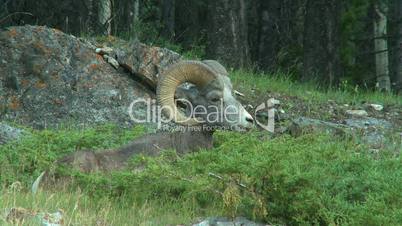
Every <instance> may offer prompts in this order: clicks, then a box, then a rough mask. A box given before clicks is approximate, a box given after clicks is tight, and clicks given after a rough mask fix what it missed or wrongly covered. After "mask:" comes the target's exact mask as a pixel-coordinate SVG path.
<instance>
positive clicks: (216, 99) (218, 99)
mask: <svg viewBox="0 0 402 226" xmlns="http://www.w3.org/2000/svg"><path fill="white" fill-rule="evenodd" d="M220 100H221V99H220V98H219V97H213V98H211V101H212V102H219V101H220Z"/></svg>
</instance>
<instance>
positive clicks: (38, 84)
mask: <svg viewBox="0 0 402 226" xmlns="http://www.w3.org/2000/svg"><path fill="white" fill-rule="evenodd" d="M46 87H47V85H46V83H45V82H43V81H38V82H36V83H35V88H37V89H44V88H46Z"/></svg>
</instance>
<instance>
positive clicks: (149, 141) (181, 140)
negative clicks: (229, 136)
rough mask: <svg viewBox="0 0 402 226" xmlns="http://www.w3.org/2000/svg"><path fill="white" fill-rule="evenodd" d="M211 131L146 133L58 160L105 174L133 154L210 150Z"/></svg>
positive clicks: (79, 168) (126, 160)
mask: <svg viewBox="0 0 402 226" xmlns="http://www.w3.org/2000/svg"><path fill="white" fill-rule="evenodd" d="M212 134H213V132H210V131H187V132H174V133H167V132H163V133H154V134H147V135H144V136H142V137H139V138H138V139H136V140H134V141H132V142H131V143H129V144H127V145H125V146H122V147H120V148H118V149H115V150H105V151H96V152H94V151H91V150H88V151H77V152H75V153H72V154H70V155H67V156H65V157H64V158H62V159H60V160H59V161H58V163H59V164H62V165H67V166H72V167H73V168H74V169H77V170H80V171H82V172H96V171H103V172H108V171H111V170H118V169H123V168H124V167H126V166H127V163H128V160H129V159H130V158H131V157H133V156H134V155H138V154H142V155H147V156H158V155H160V153H161V151H162V150H166V149H175V150H176V152H177V153H178V154H179V155H182V154H185V153H189V152H194V151H198V150H200V149H210V148H212V146H213V139H212Z"/></svg>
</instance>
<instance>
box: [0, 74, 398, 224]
mask: <svg viewBox="0 0 402 226" xmlns="http://www.w3.org/2000/svg"><path fill="white" fill-rule="evenodd" d="M232 76H233V77H232V80H233V81H234V84H235V87H237V89H239V90H241V91H242V92H244V93H245V94H246V97H247V98H249V99H253V98H256V97H258V96H261V97H263V98H266V97H268V96H275V97H277V96H278V95H281V96H280V97H282V98H281V101H282V102H287V100H289V101H294V103H296V102H297V101H302V103H303V104H307V105H310V104H311V106H314V105H315V104H318V105H319V104H320V103H321V104H322V103H326V102H327V101H328V100H329V99H331V100H334V101H336V102H339V103H349V104H360V103H361V102H362V101H369V102H376V103H381V104H384V105H390V106H393V107H394V108H399V109H400V108H401V107H400V106H402V103H401V98H400V97H396V96H392V95H385V94H379V93H372V94H369V93H364V92H361V91H358V92H355V91H351V90H349V91H344V90H337V91H314V89H313V88H314V87H313V86H312V85H301V84H297V83H292V82H291V81H290V80H289V79H286V78H282V77H281V78H278V77H276V78H275V77H272V78H267V77H261V76H258V75H253V74H249V73H246V72H234V73H233V75H232ZM285 97H286V98H285ZM289 97H291V98H289ZM292 98H295V99H292ZM246 101H247V100H246ZM312 109H313V110H312V111H314V112H315V113H316V114H317V115H322V114H323V113H322V112H320V111H321V109H320V108H313V107H312ZM145 131H146V129H145V128H143V127H135V128H132V129H119V128H117V127H115V126H113V125H103V126H98V127H96V128H88V129H85V130H77V129H70V128H64V129H58V130H45V131H32V132H33V135H32V136H29V137H26V138H24V139H23V140H21V141H19V142H18V143H10V144H7V145H3V146H0V165H1V167H0V169H1V170H0V189H1V191H0V193H1V196H0V225H6V222H5V214H6V210H7V209H10V208H12V207H23V208H27V209H33V210H36V211H48V212H54V211H56V210H57V209H63V211H64V213H65V214H64V215H65V222H66V224H67V225H178V224H187V225H188V224H190V223H193V222H195V221H197V220H198V219H201V218H203V217H208V216H228V217H233V216H245V217H248V218H250V219H254V220H256V221H261V222H266V223H271V224H278V225H283V224H286V225H312V224H321V225H398V224H400V222H402V193H401V192H400V191H402V160H401V158H400V155H399V152H396V151H395V150H394V149H393V150H386V149H385V150H381V152H379V153H374V154H373V153H372V152H369V150H368V148H367V147H366V146H364V145H363V144H360V143H359V142H357V141H356V140H355V138H348V139H340V138H339V139H338V138H334V137H330V136H326V135H322V134H308V135H304V136H302V137H299V138H293V137H290V136H286V135H284V136H280V137H276V138H271V137H270V136H269V135H268V134H267V133H265V132H258V131H252V132H249V133H247V134H239V133H233V132H218V133H216V134H215V140H216V142H215V147H214V149H213V150H208V151H206V150H205V151H200V152H198V153H193V154H189V155H186V156H177V155H176V154H175V152H174V151H171V150H170V151H169V150H167V151H166V152H165V153H164V155H163V156H161V157H159V158H148V157H145V156H137V157H135V158H134V159H132V161H131V165H130V168H129V169H128V170H127V171H121V172H114V173H111V174H107V175H102V174H92V175H85V174H80V173H77V172H71V171H70V170H62V171H60V173H63V174H68V175H71V176H72V178H73V179H72V181H71V183H69V185H68V186H63V187H60V186H56V185H53V184H49V185H48V186H47V187H46V188H43V189H42V190H41V191H40V192H39V193H38V194H36V195H32V194H31V192H30V187H31V185H32V183H33V181H34V180H35V178H36V177H37V176H38V175H39V174H40V173H41V172H42V171H44V170H52V171H53V170H55V171H57V169H55V165H54V161H55V160H56V159H58V158H59V157H60V156H63V155H65V154H67V153H70V152H73V151H75V150H82V149H95V150H101V149H107V148H113V147H117V146H119V145H122V144H125V143H127V142H129V141H130V140H132V139H134V138H135V137H137V136H139V135H141V134H143V133H145ZM139 167H140V168H143V170H141V171H139V170H138V168H139ZM30 222H31V223H30V224H32V225H35V223H34V222H33V221H30ZM28 224H29V223H28Z"/></svg>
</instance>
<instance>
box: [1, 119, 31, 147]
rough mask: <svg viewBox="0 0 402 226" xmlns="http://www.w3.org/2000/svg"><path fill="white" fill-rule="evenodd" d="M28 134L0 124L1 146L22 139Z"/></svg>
mask: <svg viewBox="0 0 402 226" xmlns="http://www.w3.org/2000/svg"><path fill="white" fill-rule="evenodd" d="M25 133H26V132H25V131H24V130H21V129H18V128H14V127H12V126H9V125H7V124H5V123H1V122H0V145H1V144H5V143H7V142H9V141H12V140H17V139H19V138H21V136H23V135H24V134H25Z"/></svg>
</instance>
